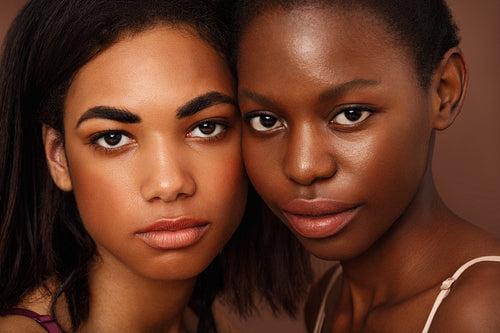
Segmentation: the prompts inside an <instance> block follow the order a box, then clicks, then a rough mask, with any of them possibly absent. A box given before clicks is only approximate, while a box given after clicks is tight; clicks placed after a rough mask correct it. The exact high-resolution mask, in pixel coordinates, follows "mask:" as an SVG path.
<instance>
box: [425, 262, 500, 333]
mask: <svg viewBox="0 0 500 333" xmlns="http://www.w3.org/2000/svg"><path fill="white" fill-rule="evenodd" d="M483 261H498V262H500V256H486V257H479V258H476V259H472V260H470V261H468V262H466V263H465V264H463V265H462V266H461V267H460V268H459V269H458V270H457V271H456V272H455V274H453V276H452V277H450V278H447V279H446V280H444V281H443V283H442V284H441V291H440V292H439V294H438V296H437V297H436V300H435V301H434V305H433V306H432V309H431V312H430V313H429V317H427V322H426V323H425V326H424V329H423V330H422V333H427V332H429V328H430V327H431V323H432V320H433V319H434V316H435V315H436V311H437V310H438V308H439V305H441V302H442V301H443V300H444V298H445V297H446V296H448V294H449V293H450V288H451V286H452V285H453V283H454V282H455V281H456V280H457V279H458V278H459V277H460V275H462V273H463V272H464V271H465V270H466V269H467V268H469V267H470V266H472V265H474V264H477V263H478V262H483Z"/></svg>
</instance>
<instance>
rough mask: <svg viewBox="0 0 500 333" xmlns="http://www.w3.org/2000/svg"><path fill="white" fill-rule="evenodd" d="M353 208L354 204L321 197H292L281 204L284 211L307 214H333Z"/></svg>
mask: <svg viewBox="0 0 500 333" xmlns="http://www.w3.org/2000/svg"><path fill="white" fill-rule="evenodd" d="M353 208H356V205H355V204H351V203H346V202H341V201H337V200H332V199H322V198H318V199H312V200H308V199H294V200H292V201H290V202H288V203H287V204H285V205H283V206H281V210H282V211H284V212H285V213H289V214H293V215H308V216H321V215H334V214H338V213H341V212H344V211H346V210H350V209H353Z"/></svg>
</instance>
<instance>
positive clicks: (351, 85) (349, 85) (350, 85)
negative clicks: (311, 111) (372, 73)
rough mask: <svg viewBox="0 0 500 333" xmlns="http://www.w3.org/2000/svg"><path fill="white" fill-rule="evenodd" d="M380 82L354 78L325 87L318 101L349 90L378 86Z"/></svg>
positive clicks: (323, 100) (333, 97) (322, 101)
mask: <svg viewBox="0 0 500 333" xmlns="http://www.w3.org/2000/svg"><path fill="white" fill-rule="evenodd" d="M379 84H380V82H378V81H376V80H368V79H354V80H352V81H348V82H344V83H341V84H339V85H337V86H334V87H332V88H329V89H326V90H325V91H323V92H322V93H321V94H319V97H318V101H319V102H320V103H325V102H328V101H331V100H334V99H337V98H339V97H341V96H342V95H345V94H346V93H347V92H348V91H349V90H355V89H361V88H365V87H373V86H378V85H379Z"/></svg>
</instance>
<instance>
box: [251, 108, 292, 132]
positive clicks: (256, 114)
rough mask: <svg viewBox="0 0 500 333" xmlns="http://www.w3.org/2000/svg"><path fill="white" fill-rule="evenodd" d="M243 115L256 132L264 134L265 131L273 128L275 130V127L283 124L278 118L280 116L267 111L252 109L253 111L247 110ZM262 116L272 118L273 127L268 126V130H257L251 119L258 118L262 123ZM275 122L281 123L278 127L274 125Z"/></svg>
mask: <svg viewBox="0 0 500 333" xmlns="http://www.w3.org/2000/svg"><path fill="white" fill-rule="evenodd" d="M243 117H244V121H245V122H246V123H247V124H248V125H249V126H250V128H252V130H253V131H254V132H256V133H261V134H264V133H266V132H270V131H273V130H275V129H277V128H280V127H282V126H284V124H283V121H282V120H281V119H280V117H278V116H276V115H275V114H274V113H272V112H268V111H254V112H249V113H246V114H245V115H244V116H243ZM262 117H270V118H273V119H274V120H275V122H274V124H273V125H272V126H273V128H269V129H268V130H262V131H259V130H258V129H256V128H255V126H254V124H253V120H257V119H260V120H261V121H260V123H261V125H262ZM277 123H281V124H280V125H279V126H278V127H274V126H275V125H276V124H277ZM262 126H264V125H262ZM264 127H265V126H264Z"/></svg>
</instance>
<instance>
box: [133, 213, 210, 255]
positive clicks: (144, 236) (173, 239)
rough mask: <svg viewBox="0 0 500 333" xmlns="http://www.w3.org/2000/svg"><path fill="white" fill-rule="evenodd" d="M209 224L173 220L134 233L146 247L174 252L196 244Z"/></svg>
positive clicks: (163, 221) (184, 219)
mask: <svg viewBox="0 0 500 333" xmlns="http://www.w3.org/2000/svg"><path fill="white" fill-rule="evenodd" d="M209 227H210V223H209V222H207V221H201V220H197V219H193V218H186V217H181V218H175V219H164V220H161V221H158V222H156V223H154V224H152V225H150V226H148V227H146V228H144V229H141V230H139V231H137V232H136V233H135V236H136V237H137V238H139V239H140V240H142V241H143V242H144V243H146V245H148V246H150V247H152V248H155V249H159V250H175V249H182V248H186V247H189V246H192V245H194V244H196V243H198V242H199V241H200V240H201V239H202V238H203V236H204V235H205V233H206V232H207V230H208V228H209Z"/></svg>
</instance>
